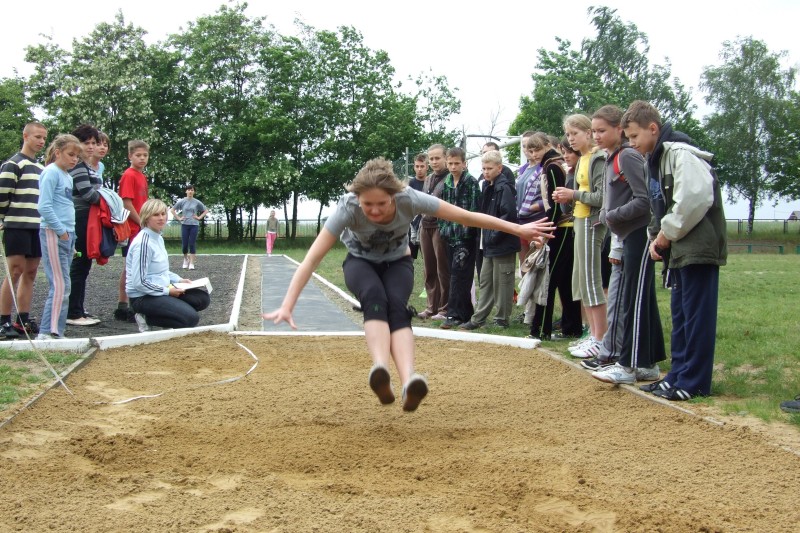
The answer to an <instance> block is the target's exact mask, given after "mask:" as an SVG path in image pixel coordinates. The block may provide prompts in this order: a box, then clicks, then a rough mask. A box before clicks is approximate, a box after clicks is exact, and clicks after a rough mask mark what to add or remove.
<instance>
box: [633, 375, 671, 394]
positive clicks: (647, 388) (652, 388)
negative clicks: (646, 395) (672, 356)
mask: <svg viewBox="0 0 800 533" xmlns="http://www.w3.org/2000/svg"><path fill="white" fill-rule="evenodd" d="M671 388H672V387H671V386H670V384H669V383H667V382H666V381H664V380H663V379H659V380H658V381H654V382H652V383H648V384H647V385H642V386H640V387H639V390H640V391H644V392H652V393H653V394H655V392H656V391H659V390H667V389H671Z"/></svg>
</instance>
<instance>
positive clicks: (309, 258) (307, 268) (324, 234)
mask: <svg viewBox="0 0 800 533" xmlns="http://www.w3.org/2000/svg"><path fill="white" fill-rule="evenodd" d="M336 239H337V237H336V235H334V234H332V233H331V232H330V231H328V230H327V229H325V228H322V231H321V232H320V234H319V235H317V238H316V239H314V243H313V244H312V245H311V248H309V249H308V253H306V256H305V258H304V259H303V262H302V263H300V266H299V267H297V271H295V273H294V276H292V281H291V282H290V283H289V288H288V289H287V290H286V296H284V297H283V303H282V304H281V306H280V307H279V308H278V309H276V310H275V311H273V312H271V313H262V314H261V316H262V318H264V320H272V321H273V322H274V323H275V324H280V323H281V322H287V323H288V324H289V325H290V326H291V327H292V329H297V326H296V325H295V323H294V319H293V318H292V312H293V311H294V306H295V305H296V304H297V299H298V298H299V297H300V292H301V291H302V290H303V287H305V286H306V283H308V280H309V279H311V275H312V274H313V273H314V271H315V270H316V269H317V267H318V266H319V264H320V262H321V261H322V258H323V257H325V254H327V253H328V251H329V250H330V249H331V248H333V245H334V244H336Z"/></svg>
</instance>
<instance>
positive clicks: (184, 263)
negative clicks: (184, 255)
mask: <svg viewBox="0 0 800 533" xmlns="http://www.w3.org/2000/svg"><path fill="white" fill-rule="evenodd" d="M181 268H182V269H184V270H186V269H187V268H189V260H188V259H184V260H183V266H182V267H181Z"/></svg>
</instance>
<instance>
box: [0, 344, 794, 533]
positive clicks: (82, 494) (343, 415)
mask: <svg viewBox="0 0 800 533" xmlns="http://www.w3.org/2000/svg"><path fill="white" fill-rule="evenodd" d="M238 340H239V342H241V343H242V344H243V345H245V346H246V347H248V348H249V349H250V350H252V351H253V353H254V354H256V355H257V356H258V358H259V360H260V361H259V365H258V367H257V368H256V370H255V371H254V372H253V373H252V374H250V375H249V376H248V377H246V378H244V379H241V380H238V381H234V382H230V383H225V384H216V385H207V384H209V383H213V382H216V381H219V380H223V379H226V378H235V377H239V376H242V375H243V374H244V373H245V372H247V370H248V369H249V368H250V367H251V366H252V364H253V359H252V357H251V356H250V355H249V354H248V353H247V352H246V351H245V350H244V349H242V348H241V347H240V346H238V345H237V344H236V339H235V338H232V337H229V336H226V335H212V334H203V335H196V336H191V337H188V338H185V339H178V340H172V341H168V342H164V343H160V344H157V345H147V346H140V347H131V348H121V349H114V350H109V351H104V352H99V353H98V354H97V355H96V356H95V358H94V359H93V361H92V362H91V363H90V364H88V365H86V366H85V367H83V368H82V369H80V370H79V371H78V372H76V373H75V374H73V375H72V376H71V377H70V378H69V381H68V383H69V385H70V386H71V387H72V389H73V391H74V392H75V397H70V396H69V395H68V394H66V393H65V392H64V391H63V390H61V389H55V390H53V391H51V392H50V393H48V394H47V395H46V396H45V397H44V398H43V399H42V400H40V401H39V402H38V403H36V404H35V405H34V406H33V407H32V408H30V409H28V410H27V411H25V412H24V413H23V414H21V415H20V416H18V417H17V418H16V419H15V420H14V421H13V422H12V423H11V424H9V425H7V426H6V427H4V428H3V429H2V430H0V458H2V459H0V531H216V532H225V531H247V532H250V531H276V532H304V531H309V532H310V531H392V532H394V531H442V532H483V531H511V532H517V531H519V532H523V531H597V532H607V531H643V532H644V531H647V532H650V531H661V532H672V531H674V532H684V531H704V532H716V531H758V532H762V531H770V532H779V531H798V528H799V526H798V524H800V509H799V508H798V505H797V495H798V494H800V456H798V455H797V454H796V453H794V452H792V451H790V450H786V449H783V448H782V447H780V446H778V445H776V444H775V443H774V442H771V441H770V439H768V438H766V437H765V436H764V435H763V434H761V433H759V432H755V431H753V430H750V429H748V428H747V427H743V426H740V425H733V424H726V425H722V426H720V425H717V424H714V423H709V422H707V421H705V420H703V419H702V418H700V417H696V416H691V415H687V414H684V413H681V412H678V411H675V410H673V409H670V408H668V407H666V406H664V405H660V404H657V403H653V402H651V401H649V400H647V399H645V398H642V397H639V396H637V395H635V394H631V393H630V392H627V391H625V390H624V389H620V388H617V387H612V386H609V385H606V384H602V383H600V382H598V381H596V380H594V379H592V378H591V377H590V376H589V374H588V373H586V372H585V371H581V370H579V369H576V368H573V367H571V366H569V365H565V364H564V363H563V362H560V361H557V360H554V359H552V358H551V357H549V356H548V355H546V354H544V353H542V352H540V351H536V350H525V349H517V348H508V347H499V346H495V345H489V344H480V343H479V344H465V343H458V342H454V341H442V340H433V339H420V340H419V342H418V367H419V370H420V371H421V372H423V373H425V374H426V375H427V376H428V377H429V380H430V389H431V393H430V395H429V397H428V398H427V399H426V400H425V401H424V402H423V404H422V406H421V407H420V408H419V410H418V411H417V412H415V413H404V412H403V411H402V409H401V407H400V405H399V402H396V403H395V404H392V405H389V406H381V405H380V404H379V403H378V401H377V399H376V398H375V396H374V395H373V394H372V393H371V391H370V390H369V388H368V386H367V373H368V370H369V361H368V357H367V355H366V350H365V347H364V342H363V339H362V338H360V337H335V338H320V337H301V338H291V339H290V338H286V337H242V338H239V339H238ZM393 378H394V379H395V380H396V379H397V378H396V374H394V372H393ZM396 392H398V393H399V390H397V387H396ZM157 393H163V395H161V396H159V397H157V398H153V399H142V400H138V401H134V402H130V403H126V404H123V405H110V404H109V403H108V402H112V401H117V400H123V399H127V398H130V397H133V396H136V395H142V394H146V395H151V394H157ZM98 402H101V403H98ZM102 402H105V403H102Z"/></svg>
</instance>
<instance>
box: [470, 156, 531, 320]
mask: <svg viewBox="0 0 800 533" xmlns="http://www.w3.org/2000/svg"><path fill="white" fill-rule="evenodd" d="M481 167H482V170H483V174H482V176H483V178H484V180H485V182H486V185H485V187H484V189H483V192H481V196H480V206H479V209H478V210H479V211H480V212H481V213H485V214H487V215H489V216H493V217H495V218H499V219H500V220H506V221H508V222H511V223H514V224H516V222H517V201H516V196H517V193H516V190H515V189H514V176H513V175H511V176H508V175H506V174H505V173H503V156H502V155H501V154H500V152H498V151H497V150H491V151H489V152H486V153H485V154H483V155H482V156H481ZM479 239H480V241H479V248H480V249H481V250H482V251H483V257H484V263H485V264H484V266H483V268H482V269H481V272H480V274H479V276H478V278H479V282H478V289H479V290H478V307H477V309H476V310H475V312H474V313H473V315H472V316H471V317H470V319H469V320H468V321H467V322H465V323H464V324H461V326H459V329H463V330H467V331H470V330H475V329H478V328H479V327H481V326H483V325H484V324H485V323H486V319H487V318H488V317H489V313H490V312H491V311H492V309H493V308H494V307H495V305H496V306H497V313H496V314H495V317H494V325H495V326H499V327H501V328H507V327H508V326H509V318H510V317H511V309H512V308H513V307H514V286H515V285H516V275H515V272H514V271H515V269H516V266H517V253H518V252H519V238H518V237H517V236H516V235H514V234H511V233H506V232H503V231H497V230H481V231H480V233H479Z"/></svg>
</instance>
